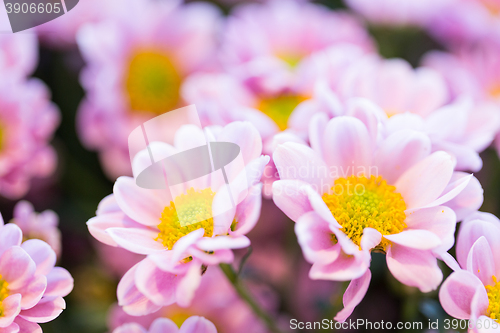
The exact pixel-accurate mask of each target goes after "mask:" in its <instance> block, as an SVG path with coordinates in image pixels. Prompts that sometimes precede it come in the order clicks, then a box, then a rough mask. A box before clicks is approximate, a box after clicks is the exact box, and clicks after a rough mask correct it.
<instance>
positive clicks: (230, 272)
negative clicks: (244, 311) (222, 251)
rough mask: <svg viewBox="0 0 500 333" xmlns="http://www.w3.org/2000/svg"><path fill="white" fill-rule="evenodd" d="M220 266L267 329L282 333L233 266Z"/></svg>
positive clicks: (274, 332)
mask: <svg viewBox="0 0 500 333" xmlns="http://www.w3.org/2000/svg"><path fill="white" fill-rule="evenodd" d="M219 266H220V268H221V270H222V271H223V272H224V274H225V275H226V277H227V279H228V280H229V282H231V284H232V285H233V287H234V289H235V290H236V292H237V293H238V295H239V296H240V297H241V299H242V300H244V301H245V302H246V303H247V304H248V305H249V306H250V307H251V308H252V310H253V312H254V313H255V314H256V315H257V317H259V318H260V319H261V320H262V321H263V322H264V323H265V324H266V326H267V328H268V329H269V330H270V331H271V332H273V333H282V332H281V331H280V329H279V328H278V327H277V326H276V323H275V322H274V320H273V318H271V316H269V315H268V313H267V312H266V311H265V310H264V309H262V308H261V307H260V305H259V304H258V303H257V302H256V301H255V300H254V299H253V297H252V295H251V294H250V292H249V291H248V290H247V288H246V287H245V286H244V285H243V284H242V283H241V281H240V280H239V278H238V274H237V273H236V271H235V270H234V268H233V266H231V265H230V264H219Z"/></svg>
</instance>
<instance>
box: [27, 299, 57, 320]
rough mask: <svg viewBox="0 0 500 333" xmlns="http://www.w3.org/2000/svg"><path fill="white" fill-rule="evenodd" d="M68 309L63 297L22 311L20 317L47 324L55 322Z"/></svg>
mask: <svg viewBox="0 0 500 333" xmlns="http://www.w3.org/2000/svg"><path fill="white" fill-rule="evenodd" d="M65 308H66V302H64V299H63V298H62V297H55V298H54V299H53V300H51V301H47V302H43V303H38V304H37V305H35V306H34V307H32V308H31V309H28V310H22V311H21V313H20V314H19V316H21V318H23V319H26V320H28V321H32V322H35V323H46V322H49V321H51V320H54V319H55V318H57V317H58V316H59V314H61V312H62V311H63V310H64V309H65Z"/></svg>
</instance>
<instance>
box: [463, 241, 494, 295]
mask: <svg viewBox="0 0 500 333" xmlns="http://www.w3.org/2000/svg"><path fill="white" fill-rule="evenodd" d="M467 270H468V271H469V272H471V273H472V274H474V275H475V276H477V277H478V278H479V280H481V282H482V283H483V284H484V285H485V286H487V285H493V279H492V277H493V275H495V273H496V272H495V271H496V270H495V261H494V259H493V253H492V252H491V248H490V244H488V241H487V240H486V238H485V237H484V236H481V237H479V239H478V240H477V241H476V242H475V243H474V245H472V248H471V249H470V251H469V255H468V257H467Z"/></svg>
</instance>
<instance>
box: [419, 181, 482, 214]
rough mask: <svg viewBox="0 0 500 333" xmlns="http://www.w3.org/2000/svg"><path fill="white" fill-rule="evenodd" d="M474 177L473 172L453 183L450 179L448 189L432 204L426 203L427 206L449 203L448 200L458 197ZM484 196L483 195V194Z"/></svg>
mask: <svg viewBox="0 0 500 333" xmlns="http://www.w3.org/2000/svg"><path fill="white" fill-rule="evenodd" d="M471 179H472V174H469V175H467V176H464V177H461V178H459V179H457V180H456V181H454V182H453V183H452V182H451V180H450V184H448V186H446V189H445V190H444V192H443V194H442V195H441V196H440V197H439V198H437V199H436V200H434V201H433V202H431V203H430V204H428V205H426V206H425V207H434V206H439V205H442V204H444V203H447V202H448V201H450V200H452V199H454V198H455V197H457V196H458V195H459V194H460V193H462V192H463V191H464V189H465V188H467V185H468V184H469V181H470V180H471ZM481 197H482V195H481Z"/></svg>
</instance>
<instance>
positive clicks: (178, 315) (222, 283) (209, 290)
mask: <svg viewBox="0 0 500 333" xmlns="http://www.w3.org/2000/svg"><path fill="white" fill-rule="evenodd" d="M252 291H253V294H254V295H256V296H257V297H258V299H259V301H261V302H260V303H261V304H262V306H263V307H264V308H265V309H267V310H269V311H271V310H273V309H274V308H276V305H277V304H276V303H277V302H273V300H268V299H267V298H263V297H262V296H264V295H267V294H269V290H260V289H258V290H254V289H252ZM194 315H199V316H203V317H205V318H207V319H208V320H210V321H211V322H212V323H214V325H215V327H216V328H217V330H218V332H219V333H232V332H243V331H244V332H246V333H264V332H267V330H266V328H265V326H264V324H263V323H262V322H261V321H260V320H259V319H258V318H257V317H256V316H255V315H254V313H253V312H252V310H251V309H250V307H249V306H248V305H247V304H246V303H245V302H244V301H243V300H241V299H240V298H239V296H238V295H237V293H236V292H235V290H234V287H233V286H232V285H231V284H230V283H229V281H228V280H227V278H226V277H225V276H224V274H222V271H221V270H220V269H219V268H218V267H209V268H208V269H207V271H206V272H205V274H204V275H203V279H202V280H201V282H200V287H199V288H198V290H196V293H195V297H194V298H193V302H192V303H191V305H190V306H189V307H180V306H178V305H177V304H172V305H169V306H166V307H163V308H161V309H160V310H158V311H157V312H155V313H152V314H149V315H146V316H139V317H137V316H130V315H128V314H127V313H126V312H125V311H123V309H122V308H120V307H118V306H116V307H115V308H113V309H112V310H111V312H110V314H109V317H108V321H109V328H110V330H113V329H115V328H116V327H118V326H122V325H124V324H127V323H133V322H136V323H138V324H140V325H142V326H144V327H148V326H150V325H151V323H152V322H153V321H154V320H155V319H157V318H160V317H164V318H169V319H171V320H173V321H174V322H175V323H176V324H177V325H179V326H180V325H181V324H182V323H183V322H184V321H185V320H186V319H187V318H189V317H190V316H194Z"/></svg>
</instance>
